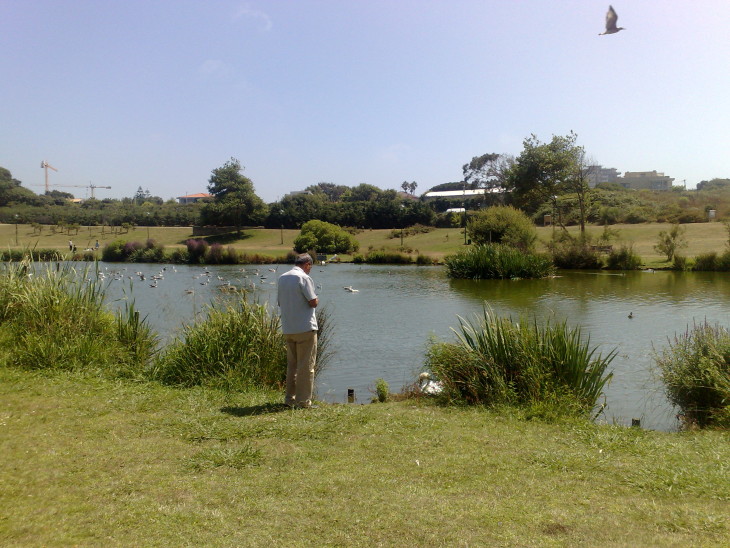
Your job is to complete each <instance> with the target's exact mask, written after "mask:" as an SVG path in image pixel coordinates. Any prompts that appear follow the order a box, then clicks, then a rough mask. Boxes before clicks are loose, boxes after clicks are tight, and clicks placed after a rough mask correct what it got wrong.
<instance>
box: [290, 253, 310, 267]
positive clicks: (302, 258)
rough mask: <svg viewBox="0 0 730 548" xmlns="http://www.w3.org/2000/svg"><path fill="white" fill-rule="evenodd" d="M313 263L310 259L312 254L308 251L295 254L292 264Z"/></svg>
mask: <svg viewBox="0 0 730 548" xmlns="http://www.w3.org/2000/svg"><path fill="white" fill-rule="evenodd" d="M309 263H312V264H314V261H313V260H312V256H311V255H310V254H309V253H302V254H301V255H297V258H296V259H294V264H296V265H300V264H309Z"/></svg>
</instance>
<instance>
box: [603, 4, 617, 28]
mask: <svg viewBox="0 0 730 548" xmlns="http://www.w3.org/2000/svg"><path fill="white" fill-rule="evenodd" d="M617 21H618V15H616V11H615V10H614V9H613V6H608V11H607V12H606V33H607V34H608V33H612V32H616V22H617Z"/></svg>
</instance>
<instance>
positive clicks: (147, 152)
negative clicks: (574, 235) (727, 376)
mask: <svg viewBox="0 0 730 548" xmlns="http://www.w3.org/2000/svg"><path fill="white" fill-rule="evenodd" d="M607 8H608V3H607V2H605V1H600V2H599V1H596V0H554V1H550V0H514V1H511V0H481V1H473V0H443V1H441V0H439V1H429V0H383V1H381V0H321V1H314V0H297V1H295V0H269V1H264V0H252V1H248V2H245V1H236V0H230V1H228V0H224V1H197V0H195V1H193V0H182V1H155V0H143V1H142V0H118V1H112V0H63V1H62V0H58V1H51V0H0V75H1V78H2V80H1V82H2V83H1V84H0V166H2V167H5V168H7V169H9V170H10V171H11V172H12V174H13V176H14V177H15V178H16V179H19V180H21V181H22V182H23V185H24V186H27V187H29V188H31V189H33V190H35V191H36V192H43V188H42V185H43V181H44V173H43V170H42V169H41V167H40V163H41V161H42V160H46V161H48V162H49V163H50V164H51V165H53V166H54V167H56V168H57V169H58V172H57V173H53V172H51V173H50V181H51V183H54V184H58V185H88V184H90V183H91V184H94V185H98V186H111V187H112V189H111V190H102V189H99V190H97V191H96V197H97V198H106V197H113V198H121V197H125V196H132V195H134V193H135V191H136V190H137V188H138V187H139V186H141V187H142V188H143V189H149V191H150V192H151V193H152V194H153V195H157V196H161V197H163V198H165V199H167V198H170V197H176V196H180V195H183V194H187V193H195V192H205V191H206V190H207V182H208V179H209V177H210V172H211V171H212V170H213V169H215V168H216V167H220V166H221V165H223V164H224V163H225V162H226V161H227V160H228V159H229V158H230V157H235V158H238V159H239V160H240V161H241V164H242V165H244V166H245V167H246V170H245V172H244V173H245V174H246V175H247V176H248V177H250V178H251V179H252V180H253V182H254V186H255V189H256V193H257V194H258V195H259V196H261V197H262V198H263V199H264V200H265V201H266V202H272V201H274V200H276V199H278V198H280V197H282V196H283V195H284V194H286V193H287V192H290V191H292V190H301V189H304V188H305V187H307V186H309V185H312V184H316V183H318V182H320V181H327V182H332V183H336V184H341V185H348V186H354V185H357V184H359V183H369V184H372V185H376V186H378V187H380V188H383V189H387V188H400V184H401V183H402V182H403V181H404V180H408V181H416V182H417V183H418V189H417V193H421V192H424V191H425V190H427V189H428V188H430V187H431V186H433V185H436V184H440V183H445V182H449V181H459V180H461V178H462V172H461V166H462V165H463V164H464V163H466V162H468V161H469V160H470V159H471V158H472V157H473V156H478V155H481V154H484V153H487V152H499V153H508V154H514V155H517V154H519V153H520V151H521V150H522V141H523V139H524V138H526V137H528V136H529V135H530V134H531V133H534V134H536V135H537V137H538V138H539V139H540V140H542V141H549V140H550V139H551V138H552V135H554V134H557V135H565V134H567V133H568V132H569V131H571V130H573V131H575V132H576V133H577V134H578V143H579V144H581V145H583V146H584V147H585V149H586V151H587V153H588V155H589V156H590V157H592V158H593V159H594V160H595V161H596V162H597V163H600V164H602V165H604V166H606V167H614V168H616V169H618V170H619V171H620V172H624V171H651V170H657V171H663V172H665V173H666V174H667V175H669V176H671V177H674V178H675V179H676V181H675V184H681V183H682V181H683V180H686V184H687V186H688V187H694V186H695V185H696V184H697V183H698V182H699V181H701V180H703V179H711V178H713V177H730V31H728V21H730V1H728V0H696V1H689V0H683V1H678V0H631V1H627V2H623V3H614V8H615V9H616V11H617V12H618V15H619V21H618V23H619V26H623V27H626V30H625V31H622V32H620V33H618V34H614V35H610V36H598V33H599V32H602V30H603V25H604V16H605V13H606V10H607ZM33 185H41V186H33ZM55 188H57V189H58V190H64V191H68V192H73V193H74V194H75V195H76V196H77V197H85V196H86V195H87V193H88V190H87V189H84V188H73V187H68V188H65V187H61V186H59V187H55Z"/></svg>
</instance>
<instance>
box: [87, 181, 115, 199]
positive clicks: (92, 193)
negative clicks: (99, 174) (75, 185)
mask: <svg viewBox="0 0 730 548" xmlns="http://www.w3.org/2000/svg"><path fill="white" fill-rule="evenodd" d="M89 188H90V189H91V197H92V198H94V189H95V188H111V187H110V186H97V185H92V184H91V183H89Z"/></svg>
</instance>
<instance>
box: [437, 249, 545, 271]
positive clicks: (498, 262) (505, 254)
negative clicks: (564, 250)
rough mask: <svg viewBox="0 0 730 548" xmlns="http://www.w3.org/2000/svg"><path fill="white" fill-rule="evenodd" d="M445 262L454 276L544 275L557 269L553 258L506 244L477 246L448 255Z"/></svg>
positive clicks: (447, 268)
mask: <svg viewBox="0 0 730 548" xmlns="http://www.w3.org/2000/svg"><path fill="white" fill-rule="evenodd" d="M444 262H445V263H446V273H447V275H448V276H449V277H450V278H462V279H473V280H486V279H494V278H497V279H505V278H507V279H510V278H544V277H546V276H549V275H551V274H553V273H554V272H555V268H554V266H553V263H552V261H551V260H550V258H549V257H547V256H545V255H540V254H537V253H530V252H526V251H521V250H519V249H516V248H514V247H511V246H508V245H505V244H483V245H475V246H473V247H470V248H469V249H467V250H464V251H461V252H459V253H457V254H455V255H449V256H447V257H446V258H445V259H444Z"/></svg>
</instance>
